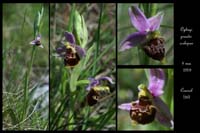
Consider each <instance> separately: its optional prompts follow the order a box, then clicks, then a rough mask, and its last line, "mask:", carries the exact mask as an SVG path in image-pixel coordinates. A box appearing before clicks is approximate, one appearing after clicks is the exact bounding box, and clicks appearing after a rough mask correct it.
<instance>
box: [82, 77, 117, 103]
mask: <svg viewBox="0 0 200 133" xmlns="http://www.w3.org/2000/svg"><path fill="white" fill-rule="evenodd" d="M89 80H90V83H89V85H88V86H87V88H86V90H87V91H89V92H88V94H87V98H86V99H87V103H88V105H89V106H93V105H95V104H96V103H97V102H98V101H99V100H100V99H102V98H103V97H105V96H107V95H109V94H110V88H109V87H108V86H106V85H104V84H103V83H102V81H104V80H105V81H108V82H109V83H111V84H114V82H113V81H112V79H111V78H110V77H100V78H97V79H95V78H89Z"/></svg>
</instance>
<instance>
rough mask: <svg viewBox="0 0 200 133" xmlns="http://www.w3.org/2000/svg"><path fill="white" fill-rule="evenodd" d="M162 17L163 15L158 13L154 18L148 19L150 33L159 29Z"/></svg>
mask: <svg viewBox="0 0 200 133" xmlns="http://www.w3.org/2000/svg"><path fill="white" fill-rule="evenodd" d="M163 16H164V14H163V13H161V12H159V13H158V14H156V15H155V16H153V17H151V18H149V19H148V21H149V24H150V31H155V30H158V29H159V28H160V24H161V22H162V19H163Z"/></svg>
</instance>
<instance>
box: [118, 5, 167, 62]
mask: <svg viewBox="0 0 200 133" xmlns="http://www.w3.org/2000/svg"><path fill="white" fill-rule="evenodd" d="M128 12H129V16H130V19H131V23H132V25H133V26H134V27H135V28H136V29H137V30H138V32H134V33H132V34H130V35H128V36H127V37H126V38H125V39H124V40H123V41H122V42H121V44H120V51H124V50H127V49H130V48H132V47H135V46H140V47H141V48H142V49H143V50H144V52H145V53H146V54H147V55H148V56H149V57H151V58H153V59H155V60H159V61H161V60H162V59H163V58H164V56H165V48H164V42H165V41H164V38H163V37H161V36H160V32H159V27H160V24H161V22H162V19H163V13H161V12H160V13H158V14H156V15H155V16H153V17H151V18H147V17H146V16H145V15H144V13H143V12H142V11H141V10H140V9H139V8H138V7H137V6H132V7H130V8H129V11H128Z"/></svg>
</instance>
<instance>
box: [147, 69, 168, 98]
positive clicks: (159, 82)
mask: <svg viewBox="0 0 200 133" xmlns="http://www.w3.org/2000/svg"><path fill="white" fill-rule="evenodd" d="M164 84H165V74H164V71H163V70H162V69H150V76H149V86H148V89H149V90H150V92H151V94H152V95H153V96H155V97H157V96H160V95H162V94H163V87H164Z"/></svg>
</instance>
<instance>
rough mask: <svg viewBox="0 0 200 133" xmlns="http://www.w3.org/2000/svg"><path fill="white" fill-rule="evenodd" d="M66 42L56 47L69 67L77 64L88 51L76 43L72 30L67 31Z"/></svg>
mask: <svg viewBox="0 0 200 133" xmlns="http://www.w3.org/2000/svg"><path fill="white" fill-rule="evenodd" d="M65 39H66V42H64V43H62V44H61V46H60V47H58V48H57V49H56V52H57V53H58V54H59V56H60V57H63V58H64V65H65V66H69V67H74V66H76V65H77V64H78V63H79V61H80V59H81V58H82V57H84V56H85V54H86V52H85V50H84V49H83V48H81V47H80V46H78V45H76V42H75V38H74V35H73V34H72V33H70V32H65Z"/></svg>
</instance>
